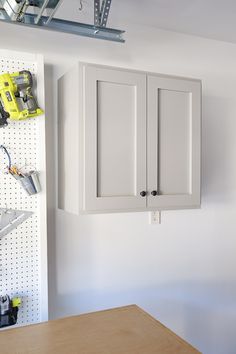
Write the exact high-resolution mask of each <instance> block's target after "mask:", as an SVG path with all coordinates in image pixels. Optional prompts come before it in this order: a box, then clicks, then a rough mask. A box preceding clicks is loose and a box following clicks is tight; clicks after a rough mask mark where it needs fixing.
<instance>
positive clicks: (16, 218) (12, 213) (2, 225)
mask: <svg viewBox="0 0 236 354" xmlns="http://www.w3.org/2000/svg"><path fill="white" fill-rule="evenodd" d="M32 214H33V212H31V211H23V210H13V209H7V208H5V209H4V208H0V239H1V238H3V237H4V236H6V235H7V234H9V233H10V232H11V231H13V230H14V229H15V228H16V227H17V226H19V225H20V224H22V223H23V222H24V221H25V220H27V219H28V218H29V217H30V216H31V215H32Z"/></svg>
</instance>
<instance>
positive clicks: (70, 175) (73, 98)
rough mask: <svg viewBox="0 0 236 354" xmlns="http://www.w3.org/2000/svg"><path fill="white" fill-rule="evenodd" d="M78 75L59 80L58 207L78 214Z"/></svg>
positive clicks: (72, 72) (72, 74)
mask: <svg viewBox="0 0 236 354" xmlns="http://www.w3.org/2000/svg"><path fill="white" fill-rule="evenodd" d="M77 82H78V75H77V72H76V70H72V71H70V72H69V73H67V74H65V75H64V76H63V77H61V78H60V79H59V80H58V208H59V209H62V210H65V211H67V212H70V213H73V214H78V213H79V206H78V204H79V203H78V198H79V187H78V186H79V171H78V170H79V169H78V132H79V128H78V120H79V117H78V109H77V102H78V88H77V86H78V84H77Z"/></svg>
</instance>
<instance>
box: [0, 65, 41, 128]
mask: <svg viewBox="0 0 236 354" xmlns="http://www.w3.org/2000/svg"><path fill="white" fill-rule="evenodd" d="M32 86H33V78H32V74H31V72H30V71H28V70H23V71H19V72H16V73H12V74H9V73H5V74H2V75H0V99H1V101H2V104H3V106H4V110H5V112H7V113H8V114H9V115H10V119H12V120H22V119H27V118H33V117H36V116H39V115H41V114H43V113H44V112H43V110H42V109H40V108H39V106H38V104H37V101H36V99H35V97H34V95H33V93H32ZM4 125H6V124H2V126H4Z"/></svg>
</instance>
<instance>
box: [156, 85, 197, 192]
mask: <svg viewBox="0 0 236 354" xmlns="http://www.w3.org/2000/svg"><path fill="white" fill-rule="evenodd" d="M157 94H158V102H159V106H158V117H159V122H158V123H159V134H158V135H159V138H158V141H159V142H158V145H159V154H158V155H159V163H158V164H159V168H158V170H159V178H158V180H159V188H158V189H159V194H160V195H177V194H190V193H191V169H192V168H191V122H192V113H191V97H192V95H191V93H189V92H181V91H174V90H167V89H159V90H157Z"/></svg>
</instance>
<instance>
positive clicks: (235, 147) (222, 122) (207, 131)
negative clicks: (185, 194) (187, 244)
mask: <svg viewBox="0 0 236 354" xmlns="http://www.w3.org/2000/svg"><path fill="white" fill-rule="evenodd" d="M229 100H230V98H227V97H224V98H222V97H211V96H203V102H202V105H203V115H202V196H203V202H204V200H205V199H208V201H209V202H217V203H225V202H227V203H230V202H232V203H234V201H235V195H233V193H232V191H234V189H235V187H234V185H235V179H236V164H235V163H234V160H235V151H236V139H235V128H236V126H235V115H236V110H235V112H233V111H232V109H231V110H230V107H232V103H231V104H230V103H229V102H228V101H229Z"/></svg>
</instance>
